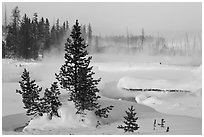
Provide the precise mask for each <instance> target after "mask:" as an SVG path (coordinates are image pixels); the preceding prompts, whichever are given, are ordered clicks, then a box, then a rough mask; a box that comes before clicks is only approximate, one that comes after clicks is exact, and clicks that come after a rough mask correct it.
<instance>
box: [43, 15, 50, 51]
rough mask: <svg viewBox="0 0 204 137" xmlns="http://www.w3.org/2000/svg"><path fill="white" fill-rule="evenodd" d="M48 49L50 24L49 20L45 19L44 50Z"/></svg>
mask: <svg viewBox="0 0 204 137" xmlns="http://www.w3.org/2000/svg"><path fill="white" fill-rule="evenodd" d="M49 49H50V23H49V20H48V19H47V18H46V20H45V45H44V50H49Z"/></svg>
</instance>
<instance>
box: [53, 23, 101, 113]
mask: <svg viewBox="0 0 204 137" xmlns="http://www.w3.org/2000/svg"><path fill="white" fill-rule="evenodd" d="M70 36H71V37H70V38H68V39H67V42H66V43H65V56H64V57H65V64H64V65H62V67H61V68H60V72H59V74H55V75H56V79H57V80H58V81H59V83H60V85H61V87H62V88H64V89H66V90H68V91H70V98H69V99H68V100H69V101H73V102H74V104H75V107H76V109H77V114H82V115H85V112H84V111H85V110H88V111H92V110H94V109H97V108H100V105H99V104H98V103H97V102H96V101H97V99H99V98H100V96H98V95H97V93H98V92H99V89H98V88H97V84H98V83H99V81H100V79H93V75H94V74H95V73H94V72H93V71H92V67H90V61H91V59H92V57H91V56H87V55H88V52H87V50H86V47H87V46H88V45H86V44H85V42H84V40H83V38H82V37H81V26H80V25H79V23H78V20H76V24H75V25H74V26H73V30H72V32H71V35H70Z"/></svg>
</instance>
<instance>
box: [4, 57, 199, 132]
mask: <svg viewBox="0 0 204 137" xmlns="http://www.w3.org/2000/svg"><path fill="white" fill-rule="evenodd" d="M63 62H64V60H63V55H62V57H61V58H59V57H56V58H55V57H52V58H51V57H47V58H45V59H44V60H43V61H41V62H25V61H14V60H8V59H3V60H2V82H3V83H2V116H3V119H2V123H3V124H2V129H3V134H83V135H84V134H100V135H101V134H106V135H108V134H114V135H119V134H125V133H124V132H123V130H120V129H118V128H117V126H118V125H121V124H123V120H124V119H123V116H125V111H126V110H127V109H128V108H129V107H130V106H131V105H133V106H134V108H135V110H136V112H137V116H138V117H139V119H138V125H139V127H140V128H139V130H138V132H135V133H134V134H141V135H143V134H145V135H146V134H189V135H191V134H193V135H195V134H199V135H200V134H202V66H201V62H202V61H201V59H200V58H196V57H194V58H192V57H162V56H161V57H153V56H149V57H142V56H132V55H130V56H127V55H125V56H124V55H103V54H101V55H93V60H92V64H91V65H93V66H94V67H93V70H94V72H95V73H96V74H95V78H99V77H101V78H102V80H101V82H100V83H99V85H98V86H99V89H100V95H101V96H102V98H101V99H100V100H99V101H100V104H102V106H108V105H113V106H114V108H113V110H112V111H111V112H110V116H109V117H108V119H97V118H96V117H95V116H94V115H93V114H92V113H89V114H88V116H87V122H86V123H84V125H80V124H79V123H78V118H77V116H76V115H75V110H74V108H73V104H70V103H68V102H67V98H68V94H67V92H66V91H61V93H62V94H61V96H60V99H61V101H62V103H63V106H62V108H60V110H59V113H60V114H61V118H53V119H52V120H51V121H49V120H48V119H47V118H46V116H44V117H42V118H39V119H36V120H34V121H31V122H30V124H29V125H28V126H27V127H25V128H24V130H23V132H19V131H21V130H20V129H21V127H22V126H24V124H25V123H26V122H27V121H28V120H29V118H28V117H27V116H25V110H24V109H23V103H22V101H21V96H20V95H19V94H16V89H20V87H19V83H18V81H20V80H21V78H20V76H21V74H22V72H23V69H24V68H26V69H27V70H28V71H29V72H30V76H31V79H34V80H36V82H37V84H38V85H39V86H41V87H43V89H45V88H47V87H48V88H49V87H50V84H51V83H52V82H54V81H56V79H55V75H54V74H55V73H58V72H59V68H60V67H61V65H62V64H63ZM139 88H149V89H150V88H159V89H178V90H187V91H189V92H172V93H170V92H157V91H147V92H140V91H130V90H126V89H139ZM162 118H164V119H165V121H166V123H165V125H166V126H169V127H170V131H169V132H168V133H167V132H165V128H161V127H159V126H158V127H157V128H156V130H153V121H154V119H156V120H157V121H160V120H161V119H162ZM97 120H99V121H101V123H102V124H101V125H100V126H99V127H97V128H96V123H95V121H97ZM73 123H74V124H73ZM126 134H127V133H126Z"/></svg>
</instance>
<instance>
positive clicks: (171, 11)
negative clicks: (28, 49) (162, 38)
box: [2, 2, 202, 35]
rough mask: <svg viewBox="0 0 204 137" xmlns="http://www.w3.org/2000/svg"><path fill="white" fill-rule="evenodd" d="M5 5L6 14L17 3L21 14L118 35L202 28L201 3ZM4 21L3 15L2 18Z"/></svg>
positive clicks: (8, 3)
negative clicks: (83, 25) (88, 26)
mask: <svg viewBox="0 0 204 137" xmlns="http://www.w3.org/2000/svg"><path fill="white" fill-rule="evenodd" d="M5 5H6V8H7V16H10V15H11V10H12V9H13V8H14V7H15V6H18V7H19V9H20V11H21V16H23V15H24V14H25V13H26V14H27V15H28V16H29V17H32V15H33V13H34V12H37V13H38V15H39V18H41V17H42V16H43V17H45V18H46V17H47V18H49V20H50V23H51V24H52V23H53V22H54V20H55V19H57V18H59V19H60V21H61V23H62V22H63V21H65V20H68V21H69V22H70V25H71V26H72V25H73V23H74V21H75V20H76V19H79V22H80V23H82V24H88V23H89V22H90V23H91V25H92V28H93V33H94V34H101V35H120V34H126V32H127V28H128V30H129V32H130V33H133V34H139V33H141V29H142V28H144V30H145V32H147V33H150V32H151V33H155V34H157V33H158V32H159V33H165V32H190V31H201V29H202V3H201V2H197V3H190V2H187V3H178V2H176V3H167V2H165V3H159V2H157V3H156V2H154V3H149V2H148V3H138V2H134V3H129V2H128V3H124V2H117V3H115V2H113V3H110V2H109V3H99V2H97V3H90V2H86V3H81V2H80V3H79V2H78V3H71V2H67V3H65V2H59V3H57V2H55V3H51V2H38V3H33V2H32V3H31V2H26V3H23V2H20V3H16V2H15V3H11V2H7V3H5V2H4V3H3V4H2V14H3V16H2V17H3V18H4V8H5ZM2 21H4V19H2Z"/></svg>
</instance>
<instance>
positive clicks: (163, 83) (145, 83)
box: [117, 77, 201, 95]
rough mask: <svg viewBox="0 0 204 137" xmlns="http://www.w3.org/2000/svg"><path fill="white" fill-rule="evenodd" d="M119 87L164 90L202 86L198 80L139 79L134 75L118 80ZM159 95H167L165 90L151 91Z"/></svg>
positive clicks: (191, 88)
mask: <svg viewBox="0 0 204 137" xmlns="http://www.w3.org/2000/svg"><path fill="white" fill-rule="evenodd" d="M117 87H118V88H119V89H122V88H125V89H152V88H154V89H164V90H174V89H177V90H188V91H195V90H197V89H199V88H200V87H201V85H200V84H199V83H198V81H195V80H192V81H188V82H186V81H176V80H175V81H173V80H164V79H162V80H149V79H137V78H133V77H123V78H121V79H120V80H119V81H118V84H117ZM126 92H128V91H126ZM149 93H153V94H157V95H161V94H162V95H165V94H166V93H164V92H149Z"/></svg>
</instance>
